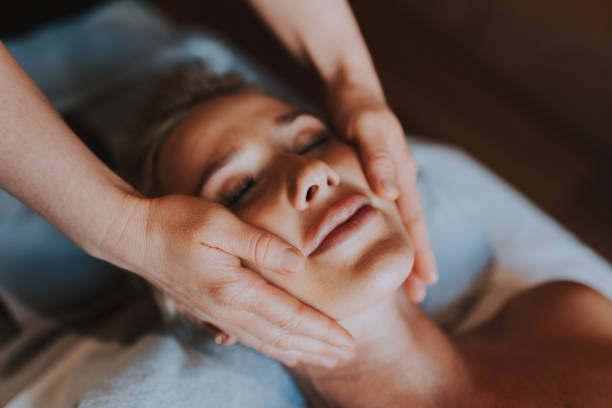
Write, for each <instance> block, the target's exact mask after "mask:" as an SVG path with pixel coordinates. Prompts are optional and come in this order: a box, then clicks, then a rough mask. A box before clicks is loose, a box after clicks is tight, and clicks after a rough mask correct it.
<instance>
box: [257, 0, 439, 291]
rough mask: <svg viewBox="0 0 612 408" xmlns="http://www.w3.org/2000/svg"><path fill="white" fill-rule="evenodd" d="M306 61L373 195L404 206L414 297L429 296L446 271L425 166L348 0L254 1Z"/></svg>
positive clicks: (403, 215)
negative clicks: (424, 198)
mask: <svg viewBox="0 0 612 408" xmlns="http://www.w3.org/2000/svg"><path fill="white" fill-rule="evenodd" d="M250 3H251V5H252V6H253V7H254V8H255V9H256V10H257V11H258V12H259V14H260V15H261V16H262V18H263V19H264V20H265V21H266V22H267V24H268V25H269V26H270V28H271V29H272V30H273V31H274V32H275V33H276V34H277V35H278V37H279V38H280V39H281V41H283V43H284V44H285V45H286V47H287V48H288V49H289V50H290V51H291V52H292V54H293V55H294V56H295V57H296V58H298V59H299V60H301V61H303V62H307V63H311V64H312V65H313V66H314V67H315V68H316V70H317V71H318V73H319V75H320V76H321V78H322V79H323V81H324V83H325V85H326V89H327V94H328V104H329V108H330V111H331V114H332V118H333V120H334V123H335V125H336V128H337V129H338V131H339V132H340V133H341V134H342V135H343V136H344V137H346V138H348V139H349V140H353V141H355V142H356V143H357V146H358V147H359V151H360V155H361V158H362V162H363V166H364V170H365V173H366V175H367V177H368V180H369V183H370V185H371V186H372V189H373V190H374V191H375V192H376V193H377V194H378V195H380V196H381V197H385V198H387V199H392V200H396V199H397V204H398V208H399V210H400V213H401V215H402V218H403V220H404V224H405V225H406V228H407V230H408V233H409V234H410V236H411V238H412V240H413V243H414V247H415V253H416V256H415V268H414V272H415V273H414V274H411V276H410V277H409V278H408V282H407V288H406V289H407V292H408V295H409V296H410V298H411V299H412V300H413V301H420V300H422V299H423V298H424V297H425V284H424V282H426V283H434V282H435V281H436V280H437V277H438V273H437V268H436V264H435V259H434V256H433V252H432V249H431V246H430V243H429V238H428V235H427V228H426V225H425V218H424V216H423V213H422V210H421V202H420V198H419V192H418V190H417V187H416V175H417V168H416V163H415V161H414V159H413V157H412V154H411V152H410V150H409V148H408V146H407V144H406V141H405V138H404V131H403V129H402V126H401V124H400V123H399V121H398V120H397V118H396V116H395V114H393V112H392V111H391V110H390V109H389V107H388V106H387V102H386V100H385V96H384V93H383V89H382V86H381V84H380V81H379V79H378V75H377V73H376V70H375V68H374V64H373V62H372V58H371V56H370V52H369V51H368V48H367V46H366V44H365V41H364V39H363V37H362V35H361V32H360V30H359V27H358V25H357V22H356V20H355V17H354V16H353V13H352V11H351V8H350V6H349V4H348V2H347V1H346V0H308V1H304V0H250Z"/></svg>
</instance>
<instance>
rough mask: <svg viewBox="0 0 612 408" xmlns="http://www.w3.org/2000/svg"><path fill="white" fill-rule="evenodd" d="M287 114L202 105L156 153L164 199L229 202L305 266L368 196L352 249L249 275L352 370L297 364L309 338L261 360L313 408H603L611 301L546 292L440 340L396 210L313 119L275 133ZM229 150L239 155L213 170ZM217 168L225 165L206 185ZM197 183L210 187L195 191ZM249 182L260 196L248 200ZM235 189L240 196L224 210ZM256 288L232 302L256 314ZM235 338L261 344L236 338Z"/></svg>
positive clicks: (611, 341) (230, 100) (555, 286)
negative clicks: (282, 272)
mask: <svg viewBox="0 0 612 408" xmlns="http://www.w3.org/2000/svg"><path fill="white" fill-rule="evenodd" d="M292 112H295V110H294V109H293V108H291V107H290V106H288V105H286V104H284V103H282V102H280V101H278V100H275V99H273V98H271V97H269V96H266V95H263V94H260V93H257V92H254V91H243V92H239V93H236V94H231V95H226V96H223V97H219V98H215V99H213V100H211V101H208V102H205V103H203V104H200V105H199V106H197V107H196V108H194V109H193V111H192V112H191V113H190V114H189V116H188V117H187V119H185V120H184V121H183V122H182V123H181V124H180V125H179V126H178V127H177V128H176V129H175V131H174V132H173V133H172V135H171V136H170V137H169V139H168V140H167V141H166V142H165V144H164V145H163V146H162V148H161V150H160V152H159V156H158V163H157V177H158V187H159V188H160V190H161V191H162V192H165V193H183V194H192V195H196V196H199V197H203V198H205V199H207V200H210V201H216V202H219V203H226V205H229V208H230V209H231V210H232V211H233V212H234V213H235V214H236V215H237V216H238V217H239V218H241V219H243V220H245V221H248V222H249V223H251V224H253V225H256V226H258V227H259V228H261V229H262V230H267V231H270V232H273V233H274V234H275V235H278V236H280V237H282V238H283V239H285V240H286V241H287V242H290V243H291V244H292V245H294V246H295V247H296V248H299V249H300V250H301V251H302V252H304V253H305V254H311V250H312V245H311V244H310V243H309V242H310V241H309V239H308V231H309V227H310V226H312V225H314V224H316V220H317V219H319V218H320V217H321V214H323V213H324V212H325V210H326V209H327V208H330V206H332V205H333V204H334V203H335V202H337V201H338V199H340V198H341V197H343V196H346V195H347V194H354V193H359V194H363V195H365V196H367V197H369V198H370V199H371V203H372V205H373V206H374V207H376V208H377V209H378V210H379V211H378V212H377V218H375V219H374V221H371V222H369V223H368V224H367V227H365V228H362V229H359V230H358V231H357V232H356V233H354V234H353V235H351V237H350V238H349V239H347V240H346V241H343V242H342V243H341V244H339V245H337V246H335V247H333V248H331V249H330V250H328V251H327V252H324V253H322V254H318V255H317V254H316V252H315V253H314V254H311V255H310V256H308V257H307V259H306V262H305V267H304V271H303V273H301V274H292V275H288V276H278V275H276V274H273V273H270V272H269V271H266V269H265V268H256V269H257V270H258V271H259V272H260V274H261V275H262V276H264V277H265V278H266V279H267V280H268V281H270V282H273V283H274V284H275V285H276V286H277V287H278V288H280V289H281V290H284V291H287V292H289V293H291V294H293V295H294V296H296V297H297V298H299V299H301V300H302V301H303V302H305V303H307V304H309V305H310V306H312V307H314V308H316V309H319V310H321V311H322V312H324V313H326V314H327V315H330V316H333V317H335V318H336V319H338V321H339V322H340V323H341V324H342V325H343V326H344V327H346V328H347V329H348V330H349V331H350V332H351V333H352V335H353V337H354V338H355V341H356V349H355V355H354V357H353V358H352V359H340V360H338V361H337V362H336V361H334V363H335V364H330V366H329V367H321V366H320V365H322V364H318V363H317V362H314V363H313V362H310V361H305V362H301V363H300V362H299V361H300V360H301V359H300V358H299V357H298V356H295V355H292V354H291V353H290V352H289V351H287V350H288V349H289V348H291V347H287V345H288V344H296V343H299V342H305V341H306V340H307V339H304V338H296V337H292V336H291V335H290V333H288V332H278V333H277V335H278V337H277V340H276V341H272V343H273V344H276V347H275V348H268V349H266V351H267V352H268V353H269V354H270V355H272V356H274V357H277V358H280V359H282V360H283V361H284V362H285V363H286V364H287V365H288V366H290V370H291V371H292V373H293V374H294V376H295V378H296V379H297V381H298V383H299V384H300V385H301V386H302V388H303V390H304V391H305V393H306V394H307V395H308V397H309V399H310V400H311V401H310V402H311V403H312V406H339V407H372V406H385V407H387V406H389V407H391V406H418V407H438V406H439V407H444V406H457V407H490V406H499V407H514V406H526V407H529V406H533V407H541V406H594V407H599V406H601V407H604V406H607V405H606V404H608V402H609V400H610V398H611V397H612V321H610V318H609V316H610V315H612V303H611V302H610V301H608V300H607V299H605V298H604V297H603V296H601V295H600V294H598V293H597V292H595V291H593V290H592V289H589V288H587V287H585V286H583V285H579V284H576V283H569V282H555V283H549V284H546V285H542V286H540V287H537V288H535V289H532V290H529V291H527V292H525V293H523V294H520V295H519V296H517V297H516V298H514V299H512V300H511V301H509V302H508V303H507V304H506V305H505V306H504V307H503V309H502V310H501V311H500V312H499V313H498V314H497V315H496V316H495V317H494V318H493V319H492V320H490V321H489V322H486V323H484V324H483V325H482V326H480V327H478V328H476V329H474V330H472V331H470V332H467V333H462V334H459V335H447V334H445V333H443V332H442V331H441V330H440V329H439V328H438V327H437V326H436V325H435V324H434V323H433V322H432V321H431V320H430V319H429V318H428V317H427V316H426V315H425V314H424V313H423V312H422V311H421V310H420V309H419V308H418V307H417V306H416V305H414V304H412V303H411V302H410V301H408V298H407V296H406V294H405V292H404V291H403V290H401V287H402V282H403V281H404V280H405V279H406V277H407V275H408V273H409V271H410V270H411V266H412V262H413V247H412V245H411V241H410V239H409V237H408V235H407V234H406V233H405V231H404V229H403V228H402V221H401V217H400V216H399V213H398V210H397V208H396V207H395V206H394V205H392V203H390V202H388V201H385V200H380V199H378V198H377V197H376V195H375V194H374V193H373V192H372V191H371V190H370V188H369V185H368V182H367V180H366V177H365V175H364V172H363V170H362V168H361V166H360V165H359V160H358V156H357V153H356V151H355V149H354V147H352V146H350V145H348V144H345V143H342V142H340V141H339V140H337V139H334V138H330V139H327V140H326V139H321V138H320V135H321V131H324V130H325V126H324V124H323V123H321V122H320V121H319V120H318V119H316V118H315V117H313V116H309V115H300V116H297V117H296V118H295V119H294V120H293V121H291V122H290V123H286V121H283V120H281V121H280V122H285V123H279V120H278V118H283V117H286V116H287V114H288V113H290V116H295V114H291V113H292ZM313 141H315V142H316V143H314V144H313ZM211 144H212V145H215V146H216V148H215V149H214V150H212V151H211V150H210V149H207V148H206V146H210V145H211ZM305 146H306V147H307V149H306V151H305V152H304V147H305ZM234 149H238V151H239V152H240V153H239V154H237V155H236V156H233V157H232V159H228V160H223V161H221V162H219V158H222V157H225V156H226V154H227V153H228V152H230V151H233V150H234ZM214 163H221V165H219V166H217V171H216V172H214V173H213V174H212V175H211V173H210V172H209V169H210V166H211V165H212V164H214ZM203 175H209V177H207V178H206V182H205V183H204V184H203V185H202V180H203ZM249 178H253V179H254V181H255V183H254V184H253V183H251V184H250V185H251V187H249V188H244V185H245V184H244V183H243V180H244V179H249ZM236 186H239V190H238V191H241V192H242V195H241V196H240V198H239V199H238V200H235V199H233V200H230V202H231V204H229V203H228V199H227V198H228V197H235V196H236V194H232V193H233V192H235V191H237V190H236ZM315 187H316V188H315ZM309 191H310V193H309ZM230 286H231V284H229V286H228V287H230ZM251 289H252V288H249V287H245V286H242V287H239V288H236V289H234V290H231V289H230V291H232V293H234V302H236V303H241V302H243V303H244V304H248V303H249V302H250V301H252V297H251V295H252V291H251ZM230 333H231V334H232V335H233V336H236V337H237V338H238V339H239V340H240V341H242V342H244V343H246V344H258V343H257V341H258V340H257V339H256V338H255V337H253V336H249V335H248V334H245V333H243V332H240V331H239V330H237V331H236V332H230ZM323 365H325V364H323Z"/></svg>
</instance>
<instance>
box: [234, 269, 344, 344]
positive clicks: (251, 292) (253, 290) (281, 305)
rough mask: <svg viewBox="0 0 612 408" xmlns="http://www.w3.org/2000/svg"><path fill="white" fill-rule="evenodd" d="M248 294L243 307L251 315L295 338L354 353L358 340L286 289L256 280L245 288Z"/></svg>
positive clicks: (257, 278)
mask: <svg viewBox="0 0 612 408" xmlns="http://www.w3.org/2000/svg"><path fill="white" fill-rule="evenodd" d="M255 278H256V279H255ZM244 291H245V294H244V295H245V299H249V301H248V303H247V304H244V305H242V306H243V308H244V309H246V310H248V311H250V312H251V313H253V314H255V315H258V316H261V317H262V318H264V319H266V320H267V321H269V322H270V323H272V324H273V325H275V326H279V327H281V328H283V329H284V330H286V331H288V332H289V333H291V334H295V335H302V336H306V337H310V338H313V339H317V340H319V341H322V342H324V343H327V344H330V345H332V346H335V347H340V348H344V349H346V350H348V351H351V352H352V351H354V348H355V340H354V339H353V336H351V334H350V333H349V332H348V331H347V330H346V329H345V328H344V327H342V326H340V324H338V323H337V322H336V321H335V320H332V319H331V318H329V317H328V316H326V315H325V314H323V313H321V312H319V311H317V310H315V309H313V308H311V307H310V306H307V305H305V304H304V303H302V302H301V301H300V300H298V299H296V298H295V297H294V296H292V295H290V294H288V293H287V292H285V291H283V290H282V289H279V288H277V287H276V286H274V285H272V284H269V283H268V282H266V281H265V280H263V279H261V278H259V277H258V276H255V277H253V281H252V282H249V284H248V285H245V287H244Z"/></svg>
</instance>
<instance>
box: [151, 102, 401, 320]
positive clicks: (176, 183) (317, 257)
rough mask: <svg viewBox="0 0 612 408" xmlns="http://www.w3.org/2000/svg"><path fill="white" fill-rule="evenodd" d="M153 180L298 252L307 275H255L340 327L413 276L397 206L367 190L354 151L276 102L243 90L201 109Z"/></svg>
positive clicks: (175, 135)
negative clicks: (224, 210) (212, 204)
mask: <svg viewBox="0 0 612 408" xmlns="http://www.w3.org/2000/svg"><path fill="white" fill-rule="evenodd" d="M156 171H157V177H158V181H159V185H158V188H159V190H160V191H161V192H162V193H163V194H170V193H181V194H189V195H196V196H200V197H202V198H205V199H207V200H211V201H216V202H218V203H221V204H223V205H225V206H226V207H228V208H229V209H230V210H231V211H233V212H234V213H235V214H236V215H237V216H238V217H239V218H240V219H242V220H243V221H245V222H247V223H249V224H251V225H254V226H257V227H259V228H261V229H264V230H267V231H270V232H271V233H274V234H275V235H277V236H278V237H280V238H283V239H284V240H286V241H287V242H288V243H290V244H292V245H294V246H295V247H296V248H298V249H299V250H301V251H302V253H303V254H304V255H305V256H306V257H307V260H306V265H305V268H304V271H303V272H302V273H300V274H292V275H288V276H285V275H280V274H278V273H273V272H271V271H268V270H265V269H262V268H258V267H256V266H254V265H250V264H249V265H248V266H249V267H250V268H251V269H253V270H256V271H258V272H259V273H260V274H261V275H262V276H263V277H264V278H266V279H267V280H268V281H270V282H272V283H274V284H275V285H276V286H278V287H280V288H283V289H285V290H286V291H288V292H290V293H292V294H293V295H294V296H296V297H298V298H299V299H301V300H302V301H303V302H305V303H307V304H309V305H311V306H313V307H315V308H317V309H319V310H321V311H323V312H324V313H326V314H328V315H329V316H332V317H334V318H336V319H339V318H343V317H346V316H348V315H351V314H353V313H356V312H358V311H361V310H364V309H366V308H369V307H371V306H372V305H374V304H377V303H378V302H380V301H381V300H383V298H384V297H385V296H388V295H389V294H390V293H391V292H392V291H394V290H395V289H397V288H398V287H399V286H400V285H401V284H402V282H403V281H404V280H405V279H406V277H407V276H408V274H409V272H410V269H411V268H412V261H413V249H412V246H411V243H410V240H409V238H408V235H407V234H406V232H405V230H404V228H403V226H402V223H401V221H400V218H399V214H398V212H397V210H396V207H395V204H394V203H393V202H389V201H385V200H382V199H379V198H378V197H377V196H375V195H374V193H373V192H372V191H371V190H370V188H369V186H368V183H367V181H366V179H365V177H364V174H363V172H362V169H361V165H360V162H359V159H358V156H357V155H356V152H355V150H354V149H353V148H352V147H350V146H349V145H347V144H344V143H342V142H340V141H339V140H338V139H336V138H334V137H331V136H330V134H329V132H328V130H327V128H326V126H325V125H324V124H323V122H321V121H320V120H319V119H317V118H316V117H315V116H312V115H310V114H307V113H305V112H302V111H299V110H297V109H295V108H293V107H291V106H289V105H287V104H285V103H283V102H281V101H279V100H277V99H274V98H272V97H270V96H267V95H264V94H262V93H259V92H256V91H242V92H238V93H234V94H231V95H226V96H222V97H218V98H215V99H213V100H210V101H207V102H204V103H202V104H200V105H198V106H196V107H195V108H194V109H193V110H192V111H191V112H190V113H189V115H188V116H187V118H185V119H184V120H183V121H182V122H181V123H179V125H178V126H177V127H176V129H175V130H174V131H173V132H172V134H171V135H170V136H169V138H168V139H167V140H166V142H165V143H164V144H163V145H162V147H161V149H160V151H159V156H158V162H157V170H156Z"/></svg>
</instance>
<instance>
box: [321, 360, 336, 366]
mask: <svg viewBox="0 0 612 408" xmlns="http://www.w3.org/2000/svg"><path fill="white" fill-rule="evenodd" d="M337 362H338V360H336V359H335V358H331V359H327V358H325V359H322V360H321V364H322V365H323V366H325V367H327V368H333V367H334V366H335V365H336V363H337Z"/></svg>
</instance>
